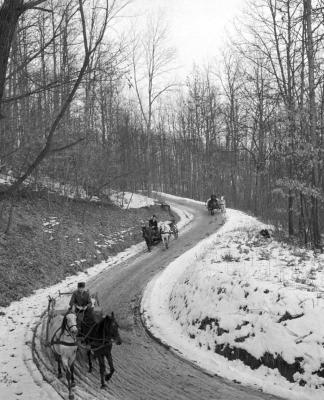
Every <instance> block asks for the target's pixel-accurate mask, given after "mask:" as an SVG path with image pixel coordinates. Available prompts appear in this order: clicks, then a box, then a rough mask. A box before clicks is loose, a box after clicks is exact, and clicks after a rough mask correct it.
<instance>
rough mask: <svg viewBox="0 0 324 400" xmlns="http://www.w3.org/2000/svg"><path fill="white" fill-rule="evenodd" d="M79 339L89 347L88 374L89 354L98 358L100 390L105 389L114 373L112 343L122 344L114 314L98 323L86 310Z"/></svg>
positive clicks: (90, 360)
mask: <svg viewBox="0 0 324 400" xmlns="http://www.w3.org/2000/svg"><path fill="white" fill-rule="evenodd" d="M81 337H83V340H84V342H85V344H86V345H88V346H89V347H90V349H88V350H87V355H88V365H89V372H92V359H91V353H92V354H93V355H94V357H95V358H98V361H99V370H100V378H101V388H102V389H103V388H105V387H106V384H105V381H109V379H110V378H111V377H112V375H113V373H114V372H115V368H114V364H113V359H112V355H111V349H112V342H113V341H114V342H115V343H116V344H117V345H120V344H121V343H122V341H121V338H120V336H119V331H118V324H117V322H116V320H115V316H114V313H111V315H110V316H109V315H106V316H105V317H103V318H101V320H100V321H99V322H96V321H95V318H94V315H93V313H92V312H90V310H88V312H87V313H86V314H85V318H84V320H83V321H82V323H81ZM105 357H106V358H107V361H108V365H109V368H110V372H109V374H106V366H105Z"/></svg>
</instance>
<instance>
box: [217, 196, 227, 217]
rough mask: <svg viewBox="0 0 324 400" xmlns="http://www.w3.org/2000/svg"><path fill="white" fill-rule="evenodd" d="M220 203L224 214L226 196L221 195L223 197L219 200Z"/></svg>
mask: <svg viewBox="0 0 324 400" xmlns="http://www.w3.org/2000/svg"><path fill="white" fill-rule="evenodd" d="M218 205H219V208H220V210H221V212H222V213H223V214H224V213H225V212H226V202H225V199H224V196H221V198H220V199H219V201H218Z"/></svg>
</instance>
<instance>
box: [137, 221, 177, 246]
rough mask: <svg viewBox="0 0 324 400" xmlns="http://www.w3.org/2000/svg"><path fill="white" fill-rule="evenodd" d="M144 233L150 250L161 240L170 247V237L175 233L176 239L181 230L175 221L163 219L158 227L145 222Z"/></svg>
mask: <svg viewBox="0 0 324 400" xmlns="http://www.w3.org/2000/svg"><path fill="white" fill-rule="evenodd" d="M142 235H143V238H144V240H145V242H146V245H147V249H148V251H151V249H152V246H155V245H156V244H158V243H161V242H162V243H163V245H164V247H165V248H166V249H168V248H169V241H170V237H171V236H172V235H173V236H174V238H175V239H178V236H179V230H178V227H177V224H176V223H175V221H162V222H159V223H158V224H157V227H156V228H155V227H152V226H146V225H145V224H143V225H142Z"/></svg>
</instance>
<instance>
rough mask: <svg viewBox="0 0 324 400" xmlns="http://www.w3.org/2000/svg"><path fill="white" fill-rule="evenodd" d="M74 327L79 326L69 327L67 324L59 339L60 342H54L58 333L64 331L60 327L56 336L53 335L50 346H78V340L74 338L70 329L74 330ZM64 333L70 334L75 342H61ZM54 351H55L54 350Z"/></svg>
mask: <svg viewBox="0 0 324 400" xmlns="http://www.w3.org/2000/svg"><path fill="white" fill-rule="evenodd" d="M74 326H77V325H72V326H68V325H67V324H66V327H65V328H64V330H63V332H61V334H60V336H59V339H58V340H54V338H55V337H56V334H57V332H58V331H59V330H62V326H60V327H58V328H57V330H56V331H55V332H54V334H53V336H52V339H51V342H50V345H51V346H54V345H56V344H61V345H63V346H78V344H77V342H76V340H75V338H74V335H73V333H71V331H70V329H71V328H73V327H74ZM64 332H67V334H68V335H69V336H70V337H71V338H72V339H73V340H74V341H73V342H66V341H64V340H61V339H60V338H61V337H62V335H63V333H64ZM54 351H55V350H54Z"/></svg>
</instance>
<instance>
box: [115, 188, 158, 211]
mask: <svg viewBox="0 0 324 400" xmlns="http://www.w3.org/2000/svg"><path fill="white" fill-rule="evenodd" d="M109 197H110V200H111V201H112V202H113V203H114V204H116V205H117V206H118V207H121V208H141V207H149V206H153V205H154V204H155V201H154V200H153V199H151V198H150V197H147V196H144V195H142V194H138V193H131V192H116V191H112V192H111V194H110V196H109Z"/></svg>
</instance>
